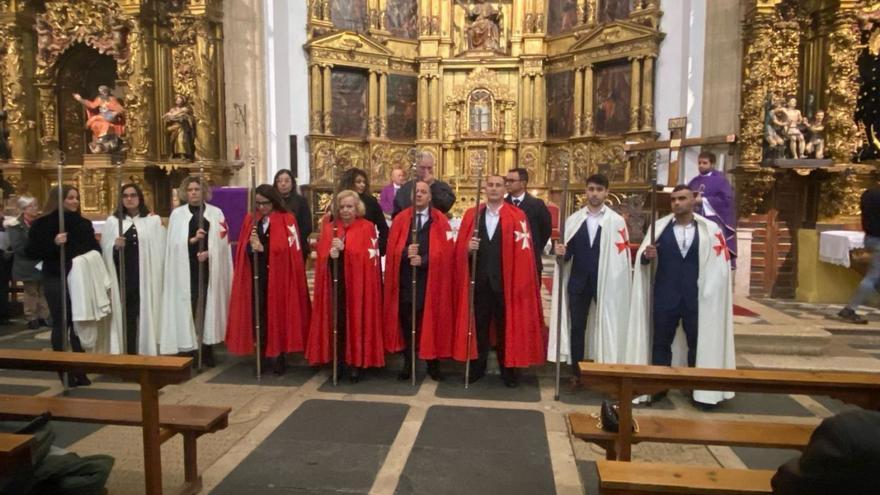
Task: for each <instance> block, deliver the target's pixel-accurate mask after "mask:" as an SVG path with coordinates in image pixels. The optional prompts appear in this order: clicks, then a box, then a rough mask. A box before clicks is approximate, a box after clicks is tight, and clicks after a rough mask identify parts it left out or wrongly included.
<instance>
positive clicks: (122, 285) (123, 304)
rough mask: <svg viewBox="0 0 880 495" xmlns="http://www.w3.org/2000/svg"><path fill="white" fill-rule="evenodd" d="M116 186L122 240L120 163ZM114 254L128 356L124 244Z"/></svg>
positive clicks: (123, 347) (123, 211)
mask: <svg viewBox="0 0 880 495" xmlns="http://www.w3.org/2000/svg"><path fill="white" fill-rule="evenodd" d="M116 185H117V188H118V189H119V208H117V211H116V215H117V220H118V221H119V237H121V238H124V236H125V231H124V229H123V228H122V222H123V221H124V220H125V205H124V204H123V203H122V163H120V164H119V165H118V167H117V168H116ZM116 254H117V255H118V256H119V268H118V272H119V273H117V274H116V275H117V277H118V278H119V299H120V301H121V304H120V306H121V307H120V308H119V310H120V311H119V312H120V313H121V315H122V353H123V354H128V317H127V314H128V308H127V307H126V306H128V304H126V303H127V302H128V300H127V299H126V296H125V244H123V245H122V247H121V248H120V249H117V250H116Z"/></svg>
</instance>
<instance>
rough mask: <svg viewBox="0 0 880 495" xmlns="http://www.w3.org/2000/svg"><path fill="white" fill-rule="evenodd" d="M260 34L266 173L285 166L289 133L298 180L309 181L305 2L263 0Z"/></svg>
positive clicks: (288, 164) (286, 164)
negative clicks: (262, 31) (263, 45)
mask: <svg viewBox="0 0 880 495" xmlns="http://www.w3.org/2000/svg"><path fill="white" fill-rule="evenodd" d="M263 12H264V18H265V23H264V26H265V34H266V57H267V59H268V63H267V64H266V75H265V80H266V95H267V100H268V101H267V111H266V115H265V119H266V129H267V148H268V149H267V155H266V156H267V159H268V165H269V166H268V169H267V176H266V177H265V178H264V179H265V180H266V181H267V182H271V180H272V177H274V175H275V172H276V171H278V170H280V169H283V168H290V144H289V141H290V138H289V136H290V135H292V134H295V135H296V136H297V150H296V152H297V162H298V165H299V179H298V182H299V184H307V183H308V182H309V154H308V149H307V147H306V140H305V138H306V135H307V134H308V133H309V108H308V102H309V71H308V64H307V63H306V56H305V51H304V50H303V45H304V44H305V43H306V40H307V39H306V22H307V15H308V12H307V3H306V2H304V1H301V0H264V11H263Z"/></svg>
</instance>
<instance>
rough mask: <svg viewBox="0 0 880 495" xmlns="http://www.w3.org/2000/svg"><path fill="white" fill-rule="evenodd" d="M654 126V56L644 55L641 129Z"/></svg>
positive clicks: (647, 129) (650, 128) (644, 129)
mask: <svg viewBox="0 0 880 495" xmlns="http://www.w3.org/2000/svg"><path fill="white" fill-rule="evenodd" d="M653 128H654V57H653V56H647V57H645V61H644V65H643V67H642V130H643V131H650V130H652V129H653Z"/></svg>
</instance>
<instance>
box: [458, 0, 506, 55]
mask: <svg viewBox="0 0 880 495" xmlns="http://www.w3.org/2000/svg"><path fill="white" fill-rule="evenodd" d="M458 4H459V5H461V6H462V7H464V8H465V10H466V11H467V15H466V17H467V19H468V20H469V21H470V25H468V27H467V28H466V29H465V32H466V33H467V40H468V49H470V50H492V51H494V50H498V49H500V48H501V12H500V11H498V10H495V9H494V8H493V7H492V5H491V4H489V3H484V4H481V5H477V6H475V7H474V8H473V9H469V8H468V7H467V6H465V5H462V4H461V2H460V1H459V2H458Z"/></svg>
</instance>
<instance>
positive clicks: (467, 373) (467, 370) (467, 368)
mask: <svg viewBox="0 0 880 495" xmlns="http://www.w3.org/2000/svg"><path fill="white" fill-rule="evenodd" d="M472 168H473V171H474V172H475V173H476V174H477V197H476V199H475V200H474V203H475V206H474V210H475V211H474V216H475V217H476V218H475V219H474V230H473V232H472V233H471V238H473V239H476V238H477V237H479V235H480V194H481V193H482V190H483V164H482V161H480V160H479V159H478V160H475V161H474V163H473V164H472ZM476 286H477V250H476V249H475V250H474V252H472V253H471V280H470V286H469V287H468V332H467V357H466V361H465V363H464V388H468V387H469V386H470V383H469V382H470V378H471V339H472V338H473V335H474V327H475V326H476V324H477V322H476V316H475V315H474V292H475V289H476Z"/></svg>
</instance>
